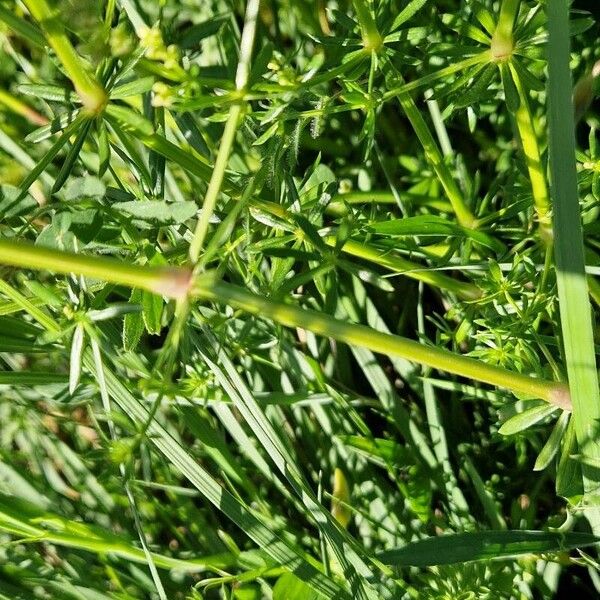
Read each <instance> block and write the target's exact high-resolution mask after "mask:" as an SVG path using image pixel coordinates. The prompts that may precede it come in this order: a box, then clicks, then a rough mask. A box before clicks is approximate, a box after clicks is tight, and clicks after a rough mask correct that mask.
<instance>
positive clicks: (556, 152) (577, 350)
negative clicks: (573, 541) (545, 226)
mask: <svg viewBox="0 0 600 600" xmlns="http://www.w3.org/2000/svg"><path fill="white" fill-rule="evenodd" d="M548 32H549V39H548V104H549V126H550V135H549V141H550V172H551V177H552V179H551V181H552V200H553V207H554V231H555V236H556V239H555V245H554V252H555V259H556V269H557V273H556V279H557V284H558V298H559V306H560V317H561V329H562V337H563V344H564V353H565V359H566V363H567V373H568V376H569V388H570V392H571V396H572V399H573V418H574V421H575V432H576V436H577V442H578V445H579V451H580V452H581V453H582V454H583V455H584V456H586V457H589V458H591V459H592V460H595V461H598V460H600V437H599V435H598V424H599V423H600V393H599V390H598V373H597V371H596V357H595V351H594V335H593V327H592V319H591V306H590V300H589V295H588V285H587V281H586V275H585V257H584V247H583V230H582V226H581V216H580V209H579V197H578V189H577V168H576V161H575V123H574V115H573V103H572V98H571V93H572V89H573V87H572V81H571V71H570V68H569V59H570V40H569V7H568V4H567V2H565V0H548ZM582 472H583V484H584V490H585V491H586V492H587V493H593V492H595V491H596V490H597V489H598V485H599V483H600V479H599V477H598V471H597V469H595V468H591V467H589V466H586V465H585V464H582ZM596 503H597V500H596ZM585 514H586V516H587V517H588V519H589V521H590V524H591V525H592V529H593V530H594V533H596V534H599V533H600V510H599V508H598V506H597V505H596V506H595V507H594V506H590V507H589V510H586V511H585Z"/></svg>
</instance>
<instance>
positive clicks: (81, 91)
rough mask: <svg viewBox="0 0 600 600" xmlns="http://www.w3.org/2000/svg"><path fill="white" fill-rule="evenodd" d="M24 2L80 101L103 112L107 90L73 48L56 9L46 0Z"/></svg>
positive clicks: (25, 0)
mask: <svg viewBox="0 0 600 600" xmlns="http://www.w3.org/2000/svg"><path fill="white" fill-rule="evenodd" d="M23 2H24V3H25V5H26V6H27V8H28V10H29V12H30V13H31V14H32V15H33V17H34V19H36V21H38V22H39V24H40V26H41V27H42V30H43V31H44V33H45V35H46V39H47V41H48V43H49V44H50V46H51V47H52V49H53V50H54V52H56V55H57V56H58V58H59V60H60V61H61V63H62V65H63V67H64V68H65V71H66V72H67V75H68V76H69V79H71V81H72V82H73V86H74V87H75V90H76V92H77V94H78V95H79V97H80V98H81V102H82V103H83V105H84V106H85V107H86V109H87V110H88V111H90V112H91V113H92V114H99V113H100V112H102V110H103V109H104V107H105V106H106V103H107V100H108V97H107V95H106V92H105V91H104V88H103V87H102V86H101V85H100V84H99V83H98V81H97V80H96V78H95V77H94V76H93V75H92V74H91V73H90V72H89V71H88V69H87V68H86V65H85V64H84V62H83V60H82V59H81V57H80V56H79V55H78V54H77V52H75V49H74V48H73V45H72V44H71V42H70V41H69V38H68V37H67V34H66V32H65V30H64V27H63V26H62V23H61V22H60V20H59V18H58V16H57V14H56V12H55V11H53V10H52V9H51V8H50V6H48V3H47V2H46V0H23Z"/></svg>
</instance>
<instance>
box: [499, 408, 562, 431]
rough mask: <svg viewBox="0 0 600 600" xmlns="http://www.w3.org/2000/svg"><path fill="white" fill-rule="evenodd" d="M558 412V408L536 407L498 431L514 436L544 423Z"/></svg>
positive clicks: (508, 421) (522, 413)
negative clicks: (541, 422)
mask: <svg viewBox="0 0 600 600" xmlns="http://www.w3.org/2000/svg"><path fill="white" fill-rule="evenodd" d="M556 410H558V408H557V407H556V406H552V405H550V406H548V405H547V404H541V405H540V406H534V407H533V408H529V409H527V410H524V411H523V412H521V413H518V414H516V415H514V416H513V417H511V418H510V419H508V420H507V421H505V422H504V423H503V424H502V427H500V429H499V430H498V431H499V433H501V434H502V435H514V434H515V433H519V432H520V431H523V430H524V429H528V428H529V427H533V426H534V425H535V424H536V423H539V422H540V421H543V420H544V419H545V418H546V417H549V416H550V415H551V414H552V413H553V412H554V411H556Z"/></svg>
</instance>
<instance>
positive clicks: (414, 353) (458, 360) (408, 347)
mask: <svg viewBox="0 0 600 600" xmlns="http://www.w3.org/2000/svg"><path fill="white" fill-rule="evenodd" d="M0 257H1V258H0V261H1V262H2V263H3V264H6V265H12V266H17V267H24V268H29V269H36V270H49V271H52V272H56V273H74V274H76V275H83V276H85V277H92V278H96V279H103V280H105V281H109V282H111V283H116V284H120V285H126V286H128V287H139V288H142V289H145V290H149V291H151V292H153V293H155V294H161V295H164V296H168V297H171V298H175V299H177V300H181V301H183V300H185V299H186V298H188V297H199V298H204V299H207V300H215V301H218V302H224V303H226V304H230V305H231V306H233V307H236V308H240V309H242V310H244V311H246V312H249V313H251V314H254V315H259V316H263V317H267V318H270V319H273V320H274V321H276V322H277V323H280V324H282V325H285V326H288V327H302V328H304V329H308V330H310V331H312V332H314V333H316V334H319V335H325V336H328V337H331V338H334V339H336V340H339V341H341V342H345V343H348V344H351V345H356V346H362V347H365V348H368V349H370V350H372V351H374V352H379V353H382V354H386V355H392V356H398V357H401V358H405V359H407V360H411V361H414V362H417V363H420V364H422V365H425V366H429V367H432V368H434V369H440V370H442V371H447V372H449V373H454V374H456V375H460V376H462V377H467V378H469V379H473V380H475V381H481V382H484V383H490V384H492V385H497V386H499V387H502V388H505V389H508V390H510V391H512V392H515V393H517V394H525V395H527V396H532V397H534V398H541V399H543V400H546V401H547V402H550V403H553V404H556V405H557V406H560V407H561V408H564V409H567V410H568V409H569V408H570V399H569V394H568V390H567V388H566V386H565V385H563V384H561V383H557V382H551V381H544V380H542V379H535V378H532V377H528V376H526V375H521V374H520V373H513V372H511V371H508V370H506V369H502V368H500V367H496V366H493V365H486V364H485V363H482V362H481V361H478V360H475V359H472V358H468V357H465V356H460V355H457V354H453V353H452V352H450V351H448V350H443V349H439V348H433V347H430V346H425V345H423V344H420V343H418V342H415V341H413V340H409V339H406V338H403V337H400V336H397V335H391V334H389V333H382V332H380V331H377V330H375V329H372V328H370V327H366V326H364V325H355V324H351V323H346V322H344V321H340V320H338V319H335V318H333V317H331V316H329V315H327V314H324V313H320V312H317V311H314V310H307V309H303V308H299V307H296V306H292V305H289V304H283V303H281V302H274V301H272V300H269V299H265V298H263V297H261V296H258V295H256V294H253V293H251V292H248V291H246V290H245V289H243V288H239V287H236V286H233V285H230V284H227V283H223V282H219V281H215V278H214V276H213V275H212V274H207V275H203V276H198V277H196V278H195V279H194V280H193V283H192V281H191V274H190V271H189V270H188V269H185V268H177V267H149V266H136V265H129V264H126V263H124V262H121V261H117V260H114V259H110V258H102V257H96V256H85V255H81V254H73V253H71V252H63V251H60V250H52V249H50V248H41V247H38V246H33V245H31V244H27V243H24V242H15V241H12V240H0Z"/></svg>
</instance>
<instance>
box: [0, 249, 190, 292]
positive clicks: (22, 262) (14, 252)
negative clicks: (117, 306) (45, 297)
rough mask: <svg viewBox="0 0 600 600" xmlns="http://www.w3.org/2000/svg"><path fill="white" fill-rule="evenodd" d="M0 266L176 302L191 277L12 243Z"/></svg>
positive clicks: (4, 251) (1, 254)
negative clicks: (82, 279) (48, 273)
mask: <svg viewBox="0 0 600 600" xmlns="http://www.w3.org/2000/svg"><path fill="white" fill-rule="evenodd" d="M0 263H1V264H4V265H11V266H13V267H21V268H26V269H35V270H44V271H51V272H52V273H65V274H69V273H75V274H77V275H83V276H85V277H91V278H93V279H101V280H103V281H110V282H111V283H117V284H120V285H126V286H127V287H135V288H142V289H145V290H148V291H150V292H153V293H155V294H159V295H162V296H167V297H169V298H176V299H179V298H185V297H186V296H187V293H188V288H189V283H190V277H191V273H190V271H189V270H188V269H185V268H177V267H149V266H140V265H132V264H127V263H125V262H121V261H118V260H114V259H111V258H103V257H98V256H86V255H85V254H74V253H72V252H63V251H60V250H53V249H51V248H43V247H41V246H34V245H32V244H29V243H26V242H16V241H13V240H0Z"/></svg>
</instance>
